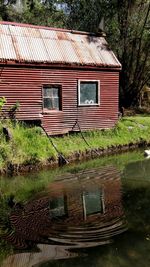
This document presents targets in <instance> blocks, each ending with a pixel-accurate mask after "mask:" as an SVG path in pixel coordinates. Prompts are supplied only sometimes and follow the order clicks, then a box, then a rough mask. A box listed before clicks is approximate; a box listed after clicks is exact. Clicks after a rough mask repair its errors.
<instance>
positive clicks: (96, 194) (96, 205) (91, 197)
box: [83, 190, 103, 215]
mask: <svg viewBox="0 0 150 267" xmlns="http://www.w3.org/2000/svg"><path fill="white" fill-rule="evenodd" d="M83 197H84V199H85V208H86V215H90V214H94V213H102V212H103V207H102V192H101V191H100V190H95V191H92V192H84V194H83Z"/></svg>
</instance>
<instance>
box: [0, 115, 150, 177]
mask: <svg viewBox="0 0 150 267" xmlns="http://www.w3.org/2000/svg"><path fill="white" fill-rule="evenodd" d="M3 127H6V128H7V129H9V131H10V133H11V139H10V140H9V141H8V140H6V136H5V135H4V133H3ZM0 136H1V138H0V171H1V172H3V171H4V170H5V171H6V170H8V169H11V167H12V166H13V165H15V166H18V167H19V166H20V165H29V164H33V165H35V164H37V165H38V164H41V165H47V164H48V163H50V162H54V161H56V160H57V158H58V154H57V152H56V150H55V149H54V147H53V146H52V144H51V142H50V141H49V140H48V138H47V137H46V136H45V135H44V134H43V133H42V130H41V128H40V127H27V126H25V125H23V124H21V123H16V124H15V125H14V124H12V122H10V121H7V122H1V123H0ZM83 136H84V138H85V139H86V142H85V140H84V139H83ZM83 136H82V135H81V133H76V134H73V135H70V134H69V135H66V136H63V137H53V138H51V140H52V141H53V143H54V144H55V145H56V146H57V149H58V150H59V152H60V153H62V154H63V155H64V156H65V157H67V158H69V157H70V158H71V157H73V155H75V154H82V153H85V152H86V151H88V150H90V149H107V148H109V147H112V146H114V147H115V146H119V145H121V146H124V145H128V144H129V143H130V144H136V143H137V142H140V141H141V140H142V141H143V142H144V141H145V142H147V143H150V117H149V116H147V117H146V116H145V117H138V116H135V117H125V118H123V119H121V120H120V121H119V122H118V124H117V125H116V127H115V128H113V129H108V130H102V131H98V130H96V131H89V132H84V133H83Z"/></svg>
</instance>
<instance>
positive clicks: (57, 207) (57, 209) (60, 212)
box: [49, 196, 67, 217]
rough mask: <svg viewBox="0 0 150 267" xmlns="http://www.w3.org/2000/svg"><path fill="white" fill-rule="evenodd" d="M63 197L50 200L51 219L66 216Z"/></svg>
mask: <svg viewBox="0 0 150 267" xmlns="http://www.w3.org/2000/svg"><path fill="white" fill-rule="evenodd" d="M65 201H66V200H65V197H64V196H60V197H58V198H55V199H52V200H50V203H49V205H50V215H51V216H52V217H58V216H64V215H66V213H67V211H66V203H65Z"/></svg>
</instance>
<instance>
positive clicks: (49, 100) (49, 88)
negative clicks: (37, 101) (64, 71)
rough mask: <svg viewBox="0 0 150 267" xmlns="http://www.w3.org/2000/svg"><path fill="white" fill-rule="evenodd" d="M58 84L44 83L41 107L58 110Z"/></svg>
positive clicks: (59, 88)
mask: <svg viewBox="0 0 150 267" xmlns="http://www.w3.org/2000/svg"><path fill="white" fill-rule="evenodd" d="M60 90H61V87H60V86H59V85H44V87H43V108H44V109H48V110H60Z"/></svg>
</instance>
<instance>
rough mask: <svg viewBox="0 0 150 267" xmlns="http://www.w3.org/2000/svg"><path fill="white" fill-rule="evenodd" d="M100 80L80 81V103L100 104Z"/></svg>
mask: <svg viewBox="0 0 150 267" xmlns="http://www.w3.org/2000/svg"><path fill="white" fill-rule="evenodd" d="M99 96H100V81H97V80H96V81H95V80H94V81H91V80H90V81H88V80H79V81H78V105H79V106H80V105H81V106H94V105H99Z"/></svg>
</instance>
